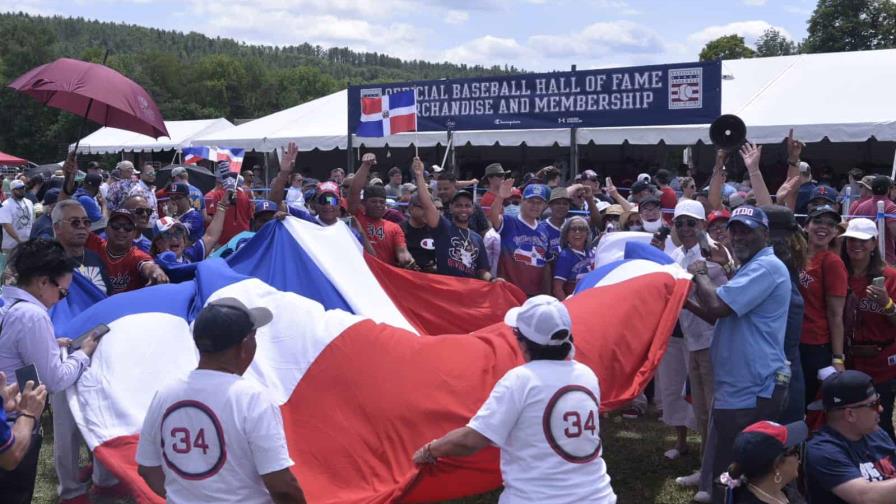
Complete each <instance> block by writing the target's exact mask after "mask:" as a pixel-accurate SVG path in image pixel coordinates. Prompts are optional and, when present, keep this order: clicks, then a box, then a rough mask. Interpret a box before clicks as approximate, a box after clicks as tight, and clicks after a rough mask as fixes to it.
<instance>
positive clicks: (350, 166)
mask: <svg viewBox="0 0 896 504" xmlns="http://www.w3.org/2000/svg"><path fill="white" fill-rule="evenodd" d="M353 151H354V147H352V134H351V133H349V134H348V135H347V136H346V137H345V159H346V161H345V162H346V165H345V171H346V173H355V160H354V152H353Z"/></svg>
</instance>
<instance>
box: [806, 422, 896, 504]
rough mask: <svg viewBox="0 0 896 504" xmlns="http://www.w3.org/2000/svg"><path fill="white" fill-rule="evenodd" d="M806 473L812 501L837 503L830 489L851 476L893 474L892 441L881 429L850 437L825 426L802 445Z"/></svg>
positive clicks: (867, 478) (895, 462)
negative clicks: (852, 438)
mask: <svg viewBox="0 0 896 504" xmlns="http://www.w3.org/2000/svg"><path fill="white" fill-rule="evenodd" d="M805 468H806V475H807V476H808V479H809V485H808V486H809V497H810V502H812V503H813V504H815V503H820V504H834V503H836V504H840V503H843V502H845V501H843V500H841V499H840V498H839V497H837V495H835V494H834V492H833V489H834V488H836V487H838V486H840V485H842V484H843V483H846V482H847V481H852V480H855V479H860V478H861V479H863V480H865V481H869V482H874V481H884V480H889V479H893V478H896V445H894V444H893V440H891V439H890V436H889V435H887V433H886V432H885V431H884V430H883V429H881V428H878V429H877V430H876V431H874V432H872V433H871V434H868V435H866V436H864V437H862V439H860V440H858V441H850V440H849V439H846V438H845V437H843V435H842V434H840V433H839V432H837V431H836V430H834V429H832V428H831V427H828V426H825V427H824V428H822V429H821V430H820V431H818V432H817V433H816V434H815V435H814V436H812V439H810V440H809V442H808V443H807V445H806V465H805Z"/></svg>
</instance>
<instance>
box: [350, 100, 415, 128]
mask: <svg viewBox="0 0 896 504" xmlns="http://www.w3.org/2000/svg"><path fill="white" fill-rule="evenodd" d="M405 131H417V99H416V97H415V96H414V91H413V90H408V91H401V92H399V93H392V94H387V95H383V96H376V97H371V98H361V122H360V124H358V131H356V132H355V134H356V135H358V136H359V137H385V136H389V135H396V134H398V133H404V132H405Z"/></svg>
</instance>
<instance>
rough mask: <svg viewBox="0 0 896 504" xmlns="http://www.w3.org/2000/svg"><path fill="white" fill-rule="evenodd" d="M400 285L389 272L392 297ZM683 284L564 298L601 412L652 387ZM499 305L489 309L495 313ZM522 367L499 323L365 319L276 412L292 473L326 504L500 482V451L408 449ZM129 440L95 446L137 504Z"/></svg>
mask: <svg viewBox="0 0 896 504" xmlns="http://www.w3.org/2000/svg"><path fill="white" fill-rule="evenodd" d="M372 267H373V268H374V270H375V271H376V270H378V269H380V267H379V265H373V266H372ZM387 271H388V273H390V274H391V273H392V272H391V271H389V270H387ZM380 273H382V272H380ZM406 281H408V279H406V278H405V279H401V278H392V279H389V282H390V284H391V285H389V286H388V287H386V289H387V292H391V290H390V289H394V288H400V287H401V285H402V284H403V283H404V282H406ZM440 288H444V286H442V287H440ZM689 289H690V282H689V281H688V280H686V279H675V278H673V277H672V276H671V275H668V274H665V273H651V274H646V275H642V276H638V277H635V278H632V279H629V280H625V281H622V282H620V283H617V284H614V285H608V286H603V287H599V288H593V289H589V290H586V291H584V292H582V293H580V294H577V295H576V296H574V297H573V298H571V299H570V300H568V301H565V304H566V306H567V307H568V308H569V311H570V315H571V317H572V320H573V335H574V337H575V347H576V354H575V358H576V360H578V361H580V362H582V363H584V364H586V365H588V366H590V367H591V368H592V369H593V370H594V371H595V372H596V373H597V375H598V377H599V379H600V389H601V411H608V410H612V409H614V408H618V407H620V406H622V405H623V404H625V403H627V402H628V401H630V400H631V399H632V398H634V397H635V396H636V395H637V394H638V393H640V391H641V390H643V389H644V387H645V386H646V385H647V382H648V381H649V380H650V378H651V377H652V376H653V373H654V371H655V370H656V368H657V365H658V364H659V361H660V359H661V357H662V355H663V353H664V352H665V349H666V346H667V344H668V341H669V336H670V335H671V334H672V329H673V327H674V326H675V321H676V320H677V318H678V313H679V311H680V310H681V307H682V305H683V304H684V300H685V297H686V296H687V293H688V290H689ZM632 292H637V293H638V296H632V294H631V293H632ZM507 294H508V295H512V294H513V292H512V291H508V292H507ZM390 295H391V294H390ZM456 295H458V294H456ZM428 297H429V296H428V295H427V293H426V292H422V291H420V290H412V291H408V292H406V293H405V296H404V298H403V299H404V300H405V301H404V303H403V306H402V310H403V311H406V312H411V313H415V312H418V311H419V312H423V311H425V310H430V309H438V308H436V307H437V306H439V305H438V304H434V301H433V300H430V299H427V298H428ZM432 297H436V296H435V295H433V296H432ZM464 299H466V297H464ZM504 302H505V303H506V302H507V301H504ZM463 309H464V305H463V304H461V305H460V306H458V307H455V308H454V311H452V312H451V313H448V314H446V315H445V317H446V318H447V317H448V316H453V317H456V318H454V322H455V323H456V324H461V323H463V324H470V323H471V322H467V321H466V320H465V319H466V318H472V316H466V317H464V316H463V315H462V314H463ZM500 310H503V307H501V308H500ZM498 312H499V309H498V308H496V309H495V310H494V313H492V314H491V315H488V314H486V315H485V316H488V317H490V320H494V319H495V318H496V317H498V315H499V314H498ZM501 314H502V315H503V311H502V312H501ZM415 323H417V324H421V325H423V326H425V325H428V324H438V323H442V322H440V321H438V320H424V321H423V322H420V320H417V321H416V322H415ZM522 362H523V360H522V356H521V355H520V351H519V347H518V344H517V342H516V339H515V337H514V336H513V333H512V332H511V331H510V329H509V328H508V327H507V326H505V325H504V324H503V323H501V322H499V323H497V324H494V325H491V326H489V327H485V328H483V329H480V330H478V331H475V332H473V333H470V334H458V335H442V336H438V337H428V336H417V335H414V334H412V333H410V332H408V331H405V330H403V329H398V328H395V327H392V326H388V325H384V324H377V323H374V322H372V321H370V320H364V321H361V322H358V323H356V324H354V325H352V326H350V327H349V328H348V329H346V330H345V331H343V332H342V333H341V334H340V335H339V336H337V337H336V338H335V339H334V340H333V341H332V342H330V343H329V344H328V345H327V347H326V348H324V349H323V351H322V352H321V353H320V355H318V356H317V358H316V359H315V360H314V361H313V362H312V363H311V365H310V367H309V368H308V370H307V371H306V373H305V374H304V376H303V377H302V379H301V381H299V383H298V385H296V387H295V389H294V390H293V392H292V395H291V397H290V398H289V400H288V401H287V402H286V404H284V405H283V406H282V407H281V411H282V413H283V420H284V428H285V431H286V438H287V444H288V445H289V450H290V455H291V457H292V459H293V460H294V461H295V462H296V465H295V466H294V467H293V471H294V473H295V474H296V476H297V478H298V480H299V481H300V482H301V485H302V487H303V489H304V491H305V496H306V498H307V499H308V500H309V502H316V503H324V504H330V503H333V504H335V503H340V504H341V503H357V504H360V503H365V504H373V503H387V502H394V501H401V502H424V501H438V500H446V499H453V498H459V497H464V496H469V495H473V494H476V493H481V492H483V491H485V490H489V489H492V488H497V487H498V486H499V485H500V484H501V474H500V471H499V466H498V464H499V460H498V452H497V450H495V449H487V450H484V451H482V452H480V453H479V454H477V455H476V456H474V457H467V458H457V459H451V458H448V459H443V460H440V461H439V463H438V464H437V465H436V466H435V467H432V468H427V469H425V470H424V471H422V472H421V471H420V469H419V468H417V467H415V466H414V465H413V463H412V462H411V456H412V455H413V453H414V451H415V450H416V449H417V448H419V447H420V446H422V445H423V444H425V443H426V442H428V441H430V440H431V439H433V438H436V437H439V436H442V435H443V434H445V433H446V432H448V431H450V430H452V429H455V428H457V427H461V426H463V425H465V424H466V423H467V421H468V420H469V419H470V417H472V416H473V414H475V412H476V411H477V410H478V409H479V407H480V406H481V404H482V403H483V401H484V400H485V398H486V397H487V396H488V394H489V392H490V391H491V388H492V387H493V386H494V383H495V382H496V381H497V380H498V379H499V378H500V377H501V376H503V375H504V373H506V372H507V371H508V370H509V369H511V368H512V367H514V366H517V365H519V364H521V363H522ZM135 442H136V436H125V437H120V438H115V439H113V440H111V441H107V442H106V443H104V444H103V445H102V446H100V447H99V448H97V450H96V454H97V457H98V458H99V460H100V461H102V462H104V463H106V464H107V466H109V467H110V469H112V470H113V472H115V474H116V475H117V476H118V477H119V478H121V479H123V480H124V481H125V482H126V484H128V485H130V486H132V487H134V488H135V489H136V490H137V492H136V494H135V495H137V496H138V497H139V498H140V502H161V499H156V498H153V497H152V494H151V493H150V492H149V490H148V489H147V488H146V486H145V484H144V483H143V482H142V480H141V479H140V478H139V476H137V474H136V465H135V462H134V453H135ZM611 470H612V469H611Z"/></svg>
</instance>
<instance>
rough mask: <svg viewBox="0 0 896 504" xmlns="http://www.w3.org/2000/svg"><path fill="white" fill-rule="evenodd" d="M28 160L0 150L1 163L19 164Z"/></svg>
mask: <svg viewBox="0 0 896 504" xmlns="http://www.w3.org/2000/svg"><path fill="white" fill-rule="evenodd" d="M27 162H28V161H26V160H24V159H22V158H20V157H15V156H13V155H12V154H7V153H5V152H3V151H0V165H9V166H19V165H23V164H25V163H27Z"/></svg>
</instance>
